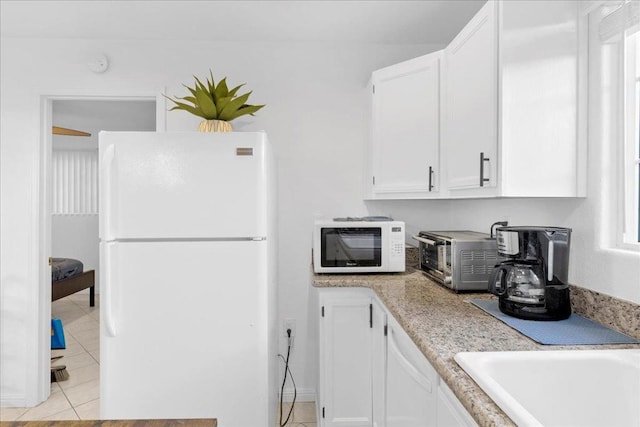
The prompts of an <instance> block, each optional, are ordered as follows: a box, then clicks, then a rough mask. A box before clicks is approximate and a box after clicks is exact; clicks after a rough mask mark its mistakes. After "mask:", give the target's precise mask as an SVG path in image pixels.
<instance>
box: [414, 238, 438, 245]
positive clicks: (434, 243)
mask: <svg viewBox="0 0 640 427" xmlns="http://www.w3.org/2000/svg"><path fill="white" fill-rule="evenodd" d="M411 238H412V239H413V240H417V241H418V242H422V243H426V244H427V245H429V246H435V245H436V242H434V241H433V240H430V239H425V238H424V237H420V236H411Z"/></svg>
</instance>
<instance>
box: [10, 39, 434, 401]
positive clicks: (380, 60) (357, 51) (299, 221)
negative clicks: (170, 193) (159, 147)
mask: <svg viewBox="0 0 640 427" xmlns="http://www.w3.org/2000/svg"><path fill="white" fill-rule="evenodd" d="M1 42H2V45H1V46H0V47H1V49H0V55H1V58H0V60H1V61H0V66H1V69H0V76H1V78H2V86H1V88H0V89H1V91H2V100H1V101H0V102H1V104H0V107H1V108H0V119H1V121H2V129H1V136H2V144H1V152H0V154H1V158H0V161H1V174H2V176H1V186H2V187H1V190H2V193H1V197H2V200H1V202H2V203H1V207H0V208H1V230H0V232H1V234H2V242H1V245H2V246H1V248H0V249H1V252H0V262H1V263H2V272H1V275H2V276H1V277H2V289H1V293H2V294H1V297H2V298H1V303H0V304H1V319H0V320H1V322H0V323H1V325H0V327H1V328H2V337H1V341H0V345H1V355H0V357H1V359H0V369H1V372H0V375H1V378H0V394H1V398H2V404H3V405H6V404H13V405H32V404H35V403H37V402H39V401H40V400H42V399H43V398H44V397H46V396H45V394H46V393H47V391H46V390H38V389H37V387H36V384H37V383H38V378H37V376H38V374H37V369H36V368H37V365H38V355H37V349H38V345H39V344H40V343H41V342H43V341H44V342H46V337H44V338H43V337H42V336H40V337H38V336H37V334H36V331H37V326H38V325H39V323H41V322H43V319H42V316H41V313H39V312H38V310H39V308H38V307H45V306H46V303H47V302H46V301H41V295H40V294H39V291H40V286H41V284H40V283H38V276H37V269H36V268H35V267H36V266H37V264H38V263H40V262H41V260H40V256H41V255H40V254H39V247H38V245H39V239H40V236H39V234H38V231H39V227H38V226H39V224H38V209H39V205H38V194H39V185H40V175H39V173H40V164H39V161H40V154H41V135H42V122H41V98H40V97H41V96H42V95H65V94H66V95H119V96H122V95H127V94H130V95H149V94H154V93H157V92H160V91H164V90H165V88H166V92H165V93H167V94H169V95H181V96H182V95H184V94H185V89H184V88H183V87H182V86H181V84H182V83H186V84H191V83H192V75H193V74H196V75H199V76H203V75H206V74H207V73H208V70H209V68H212V69H213V72H214V74H215V75H216V76H217V77H222V76H228V77H229V80H230V83H231V84H234V83H235V84H240V83H244V82H246V83H247V88H248V89H249V90H253V91H254V93H253V96H252V99H251V100H250V102H252V103H266V104H267V106H266V107H265V108H264V109H263V110H261V111H260V112H259V113H258V114H257V115H256V116H255V117H253V118H245V119H239V120H238V121H237V122H234V124H235V127H236V129H237V130H262V129H264V130H266V131H267V132H268V133H269V139H270V140H271V142H272V143H273V145H274V147H275V149H276V152H277V154H278V160H279V171H278V172H279V173H278V177H279V212H280V217H279V229H280V239H279V245H280V280H279V286H280V287H279V298H280V301H279V302H280V316H281V318H294V319H296V320H297V333H296V341H295V348H294V351H293V354H292V367H291V369H292V371H293V373H294V375H295V378H296V383H297V385H298V389H299V391H303V392H304V393H308V392H310V391H311V390H313V389H314V388H315V375H316V372H315V366H316V354H315V351H316V344H315V337H314V336H313V335H312V336H309V334H310V333H311V331H313V330H314V329H315V327H314V324H315V322H317V319H315V317H314V318H310V317H309V316H311V314H310V313H311V312H310V309H311V307H312V306H313V304H314V302H313V299H312V298H311V297H310V294H311V292H310V279H309V278H310V260H311V257H310V247H311V225H312V221H313V219H314V217H315V216H316V215H320V214H322V215H326V216H330V217H331V216H335V215H347V214H350V215H359V214H364V213H366V209H365V206H364V203H363V202H362V196H361V194H362V189H361V178H360V177H361V174H362V144H363V142H364V138H365V135H366V126H367V111H366V109H365V108H364V105H365V100H366V96H367V93H366V92H365V89H364V88H365V85H366V83H367V80H368V79H369V76H370V73H371V71H372V70H374V69H377V68H380V67H383V66H387V65H390V64H393V63H395V62H399V61H402V60H405V59H409V58H412V57H414V56H417V55H420V54H424V53H428V52H430V51H432V50H435V49H436V48H440V47H441V46H428V45H374V44H358V45H355V44H340V45H331V44H309V43H307V44H295V43H279V44H272V43H208V42H194V41H190V42H177V41H131V40H129V41H101V40H63V39H47V40H44V39H11V38H3V39H2V41H1ZM96 52H104V53H106V54H107V56H108V57H109V59H110V63H111V66H110V68H109V70H108V71H107V72H106V73H104V74H93V73H92V72H90V71H89V70H88V69H87V67H86V61H87V58H88V57H90V56H91V54H92V53H96ZM197 123H198V119H197V118H196V117H193V116H190V115H188V114H187V113H184V112H180V111H175V112H170V113H167V116H166V124H167V126H166V127H167V130H195V129H196V128H197ZM281 350H282V351H284V349H283V347H282V345H281ZM47 390H48V388H47ZM307 396H308V394H307Z"/></svg>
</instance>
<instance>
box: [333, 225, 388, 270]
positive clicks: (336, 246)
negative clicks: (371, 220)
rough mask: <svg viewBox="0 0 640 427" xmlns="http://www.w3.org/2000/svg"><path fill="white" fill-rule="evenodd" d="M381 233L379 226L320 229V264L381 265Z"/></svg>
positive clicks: (335, 265) (345, 265)
mask: <svg viewBox="0 0 640 427" xmlns="http://www.w3.org/2000/svg"><path fill="white" fill-rule="evenodd" d="M381 235H382V233H381V229H379V228H362V229H354V228H348V229H340V228H325V229H322V266H323V267H378V266H381V265H382V249H381V246H382V245H381V241H382V238H381Z"/></svg>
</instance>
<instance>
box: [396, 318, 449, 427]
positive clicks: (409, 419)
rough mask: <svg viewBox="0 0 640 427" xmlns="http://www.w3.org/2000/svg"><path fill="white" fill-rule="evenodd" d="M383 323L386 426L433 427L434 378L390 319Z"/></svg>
mask: <svg viewBox="0 0 640 427" xmlns="http://www.w3.org/2000/svg"><path fill="white" fill-rule="evenodd" d="M387 322H388V323H387V325H388V329H387V331H388V332H387V374H386V377H387V386H386V393H385V394H386V401H387V405H386V419H387V423H386V426H387V427H418V426H434V425H436V386H437V384H438V374H437V373H436V371H435V370H434V369H433V368H432V367H431V364H430V363H429V362H428V361H427V359H426V358H425V357H424V356H423V355H422V353H421V352H420V351H419V350H418V348H417V347H416V346H415V345H414V344H413V342H412V341H411V339H410V338H409V337H408V336H407V334H406V333H405V332H404V331H403V330H402V328H400V326H399V325H397V323H396V322H395V320H394V319H393V317H389V318H388V319H387Z"/></svg>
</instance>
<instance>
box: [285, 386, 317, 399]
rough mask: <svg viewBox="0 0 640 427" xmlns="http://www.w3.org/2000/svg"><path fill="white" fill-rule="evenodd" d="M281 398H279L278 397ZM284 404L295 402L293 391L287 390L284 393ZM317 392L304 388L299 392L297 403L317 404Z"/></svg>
mask: <svg viewBox="0 0 640 427" xmlns="http://www.w3.org/2000/svg"><path fill="white" fill-rule="evenodd" d="M278 397H279V396H278ZM282 401H283V402H293V389H292V388H285V389H284V393H282ZM315 401H316V390H315V389H313V388H302V389H298V390H297V395H296V402H315Z"/></svg>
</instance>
